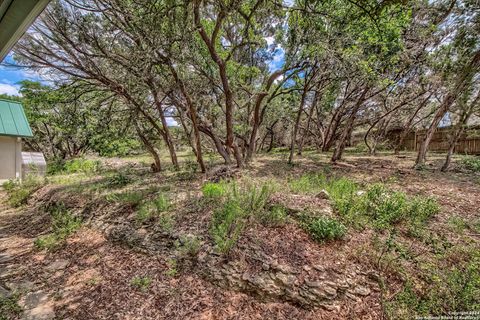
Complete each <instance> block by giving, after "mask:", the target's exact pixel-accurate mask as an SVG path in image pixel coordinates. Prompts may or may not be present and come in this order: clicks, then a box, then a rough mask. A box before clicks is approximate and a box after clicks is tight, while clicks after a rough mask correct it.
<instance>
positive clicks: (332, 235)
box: [302, 216, 347, 242]
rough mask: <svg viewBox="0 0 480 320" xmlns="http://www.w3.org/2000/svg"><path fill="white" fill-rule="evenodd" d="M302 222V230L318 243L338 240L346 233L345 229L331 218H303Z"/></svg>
mask: <svg viewBox="0 0 480 320" xmlns="http://www.w3.org/2000/svg"><path fill="white" fill-rule="evenodd" d="M302 220H303V221H302V226H303V228H304V229H305V230H306V231H307V232H308V233H309V234H310V235H311V237H312V238H313V239H314V240H316V241H318V242H324V241H331V240H339V239H341V238H343V236H344V235H345V233H346V232H347V228H346V227H345V226H344V225H343V224H342V223H341V222H339V221H338V220H336V219H333V218H328V217H310V216H304V217H303V218H302Z"/></svg>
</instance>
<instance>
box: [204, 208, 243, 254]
mask: <svg viewBox="0 0 480 320" xmlns="http://www.w3.org/2000/svg"><path fill="white" fill-rule="evenodd" d="M245 218H246V212H245V211H244V210H243V209H242V208H241V206H240V204H239V203H238V201H236V200H235V199H228V200H227V201H225V203H224V204H223V206H222V207H220V208H218V209H216V210H214V212H213V221H212V227H211V234H212V237H213V241H214V242H215V245H216V246H217V249H218V250H219V251H220V252H221V253H223V254H228V253H229V252H230V250H231V249H232V248H233V246H234V245H235V244H236V243H237V240H238V239H239V238H240V235H241V232H242V231H243V228H244V226H245V223H246V221H245Z"/></svg>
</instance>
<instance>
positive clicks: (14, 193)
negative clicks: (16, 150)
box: [2, 176, 45, 207]
mask: <svg viewBox="0 0 480 320" xmlns="http://www.w3.org/2000/svg"><path fill="white" fill-rule="evenodd" d="M43 185H45V180H44V179H43V178H37V177H34V176H29V177H26V178H25V179H24V180H23V181H18V180H9V181H7V182H5V183H3V185H2V187H3V189H4V190H5V191H6V192H7V197H8V200H7V202H8V204H9V205H11V206H12V207H20V206H22V205H25V204H26V203H27V201H28V199H29V198H30V196H31V195H32V194H33V193H34V192H35V191H37V190H38V189H40V188H41V187H42V186H43Z"/></svg>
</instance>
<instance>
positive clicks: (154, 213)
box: [136, 194, 171, 223]
mask: <svg viewBox="0 0 480 320" xmlns="http://www.w3.org/2000/svg"><path fill="white" fill-rule="evenodd" d="M170 208H171V203H170V199H169V198H168V197H167V196H165V195H164V194H160V195H158V196H157V197H156V198H155V199H154V200H152V201H147V202H145V203H144V204H143V205H142V206H141V207H140V208H139V210H138V211H137V215H136V219H137V221H138V222H140V223H142V222H145V221H148V220H150V219H153V218H157V217H162V218H165V217H167V216H168V215H165V214H162V213H165V212H167V211H168V210H169V209H170Z"/></svg>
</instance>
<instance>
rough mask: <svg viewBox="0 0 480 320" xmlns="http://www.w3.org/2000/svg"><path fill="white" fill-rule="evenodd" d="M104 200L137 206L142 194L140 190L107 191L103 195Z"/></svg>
mask: <svg viewBox="0 0 480 320" xmlns="http://www.w3.org/2000/svg"><path fill="white" fill-rule="evenodd" d="M105 200H107V201H108V202H121V203H124V204H126V205H129V206H130V207H132V208H135V207H137V206H138V205H140V203H141V202H142V200H143V194H142V193H141V192H135V191H126V192H122V193H109V194H107V195H106V196H105Z"/></svg>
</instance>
